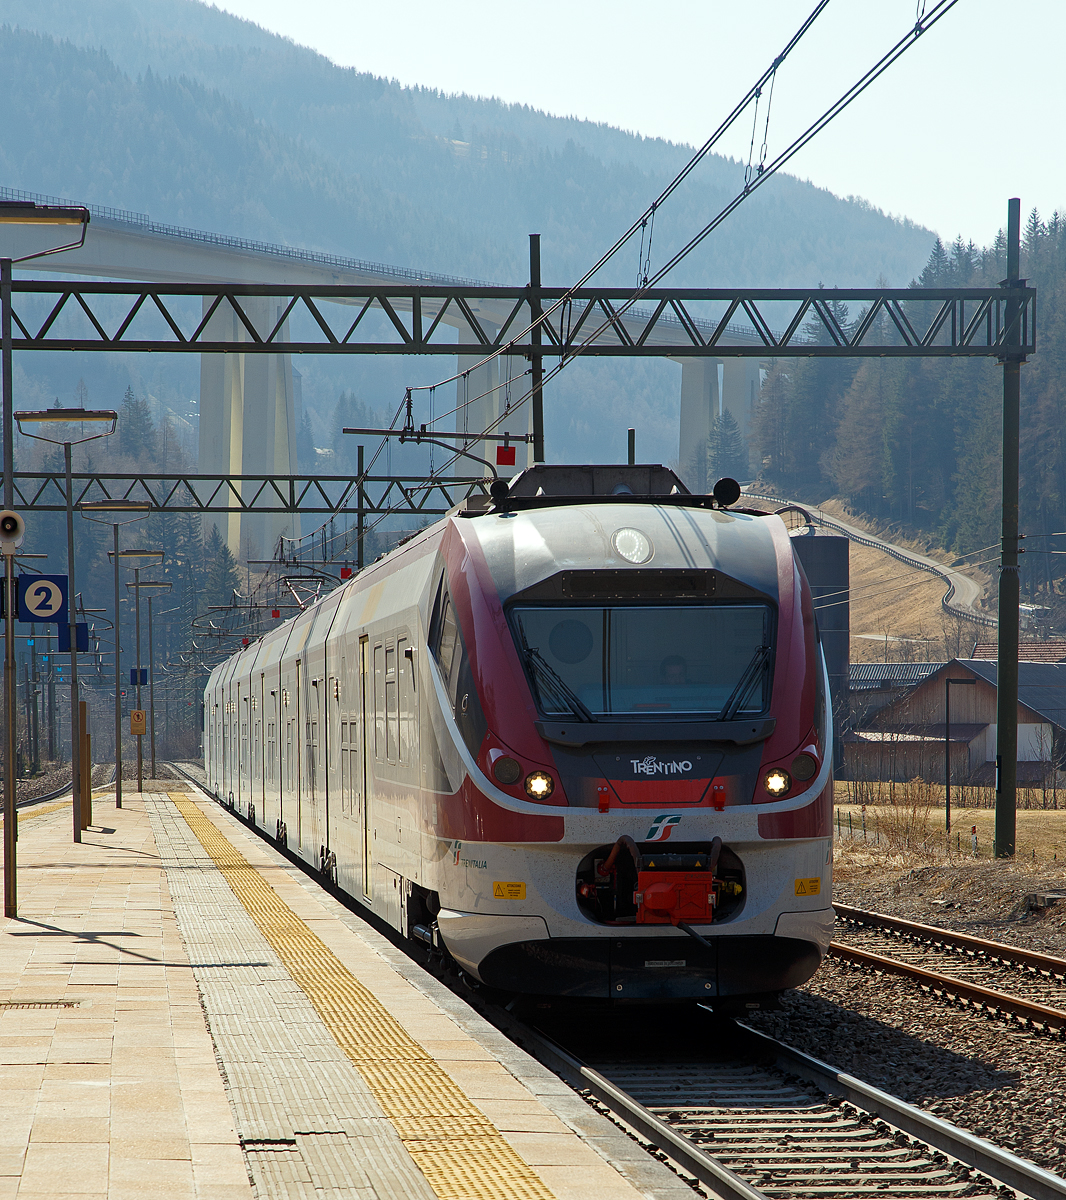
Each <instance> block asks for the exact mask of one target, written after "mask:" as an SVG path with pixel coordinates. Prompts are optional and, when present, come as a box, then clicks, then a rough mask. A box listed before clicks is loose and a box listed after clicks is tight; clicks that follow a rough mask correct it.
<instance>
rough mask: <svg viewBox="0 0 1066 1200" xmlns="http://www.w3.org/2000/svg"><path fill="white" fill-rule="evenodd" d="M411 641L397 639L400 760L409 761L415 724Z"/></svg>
mask: <svg viewBox="0 0 1066 1200" xmlns="http://www.w3.org/2000/svg"><path fill="white" fill-rule="evenodd" d="M408 645H409V642H408V640H407V638H397V639H396V667H397V671H398V672H399V681H398V685H397V691H398V694H399V705H400V721H399V726H400V741H399V749H400V762H402V763H407V762H410V761H411V741H412V729H413V726H414V712H413V704H414V689H413V688H412V686H411V683H412V676H411V668H412V662H411V660H410V659H409V658H408V657H407V647H408Z"/></svg>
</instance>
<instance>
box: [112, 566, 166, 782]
mask: <svg viewBox="0 0 1066 1200" xmlns="http://www.w3.org/2000/svg"><path fill="white" fill-rule="evenodd" d="M119 555H120V557H121V558H122V559H123V561H124V562H125V563H126V566H128V567H132V568H133V583H127V584H126V588H127V590H129V589H132V590H133V597H134V609H135V612H136V616H135V617H134V622H135V624H136V627H137V640H136V651H137V666H136V667H135V668H134V672H133V675H132V682H133V685H134V687H135V688H136V689H137V700H136V704H137V711H138V712H143V711H144V710H143V709H142V708H141V679H142V676H143V675H144V668H143V667H142V666H141V587H142V584H141V570H142V569H143V568H144V567H158V566H159V565H160V564H161V563H162V561H163V559H164V558H165V557H166V556H165V555H164V553H163V551H162V550H122V551H119ZM146 584H147V581H146ZM146 584H145V585H146ZM137 791H138V792H143V791H144V734H143V733H139V734H137Z"/></svg>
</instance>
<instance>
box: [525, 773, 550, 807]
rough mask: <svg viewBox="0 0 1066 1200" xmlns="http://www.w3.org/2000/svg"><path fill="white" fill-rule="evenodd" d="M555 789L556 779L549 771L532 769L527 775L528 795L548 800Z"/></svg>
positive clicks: (535, 798)
mask: <svg viewBox="0 0 1066 1200" xmlns="http://www.w3.org/2000/svg"><path fill="white" fill-rule="evenodd" d="M554 791H555V780H554V779H552V777H551V776H550V775H549V774H548V772H547V771H530V773H529V774H528V775H527V776H526V795H527V796H530V797H531V798H532V799H534V800H547V799H548V797H549V796H550V795H551V794H552V792H554Z"/></svg>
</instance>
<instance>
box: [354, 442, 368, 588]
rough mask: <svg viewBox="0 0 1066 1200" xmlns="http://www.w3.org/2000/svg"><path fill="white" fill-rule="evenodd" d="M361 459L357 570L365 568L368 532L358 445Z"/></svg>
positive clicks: (356, 546) (361, 468) (358, 473)
mask: <svg viewBox="0 0 1066 1200" xmlns="http://www.w3.org/2000/svg"><path fill="white" fill-rule="evenodd" d="M358 453H359V461H358V463H357V464H356V468H355V470H356V475H357V476H358V479H359V487H358V489H357V490H358V500H359V508H358V515H357V517H356V521H357V524H356V531H355V568H356V570H357V571H361V570H362V569H363V536H364V534H365V532H366V496H365V494H364V492H363V447H362V446H359V447H358Z"/></svg>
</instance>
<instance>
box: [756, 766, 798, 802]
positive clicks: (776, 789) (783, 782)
mask: <svg viewBox="0 0 1066 1200" xmlns="http://www.w3.org/2000/svg"><path fill="white" fill-rule="evenodd" d="M762 785H763V787H764V788H766V790H767V791H768V792H769V793H770V795H771V796H783V795H784V794H785V792H787V791H788V789H789V788H790V787H791V786H792V776H791V775H789V773H788V772H787V771H786V770H784V768H783V767H774V768H773V769H772V770H770V771H767V772H766V774H765V775H764V776H763V781H762Z"/></svg>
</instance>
